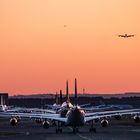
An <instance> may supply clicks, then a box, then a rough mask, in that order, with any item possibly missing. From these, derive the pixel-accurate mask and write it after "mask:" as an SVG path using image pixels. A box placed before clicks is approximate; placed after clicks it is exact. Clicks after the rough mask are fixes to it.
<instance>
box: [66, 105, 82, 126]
mask: <svg viewBox="0 0 140 140" xmlns="http://www.w3.org/2000/svg"><path fill="white" fill-rule="evenodd" d="M84 118H85V112H84V111H83V110H82V109H80V108H78V107H77V106H76V107H75V108H73V109H71V110H70V111H68V113H67V123H66V125H68V126H73V127H79V126H83V125H84V123H85V122H84Z"/></svg>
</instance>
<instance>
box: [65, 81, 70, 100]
mask: <svg viewBox="0 0 140 140" xmlns="http://www.w3.org/2000/svg"><path fill="white" fill-rule="evenodd" d="M66 100H67V102H70V97H69V84H68V80H67V82H66Z"/></svg>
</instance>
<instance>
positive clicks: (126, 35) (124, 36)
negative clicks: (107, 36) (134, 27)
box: [118, 34, 135, 38]
mask: <svg viewBox="0 0 140 140" xmlns="http://www.w3.org/2000/svg"><path fill="white" fill-rule="evenodd" d="M134 36H135V35H128V34H124V35H118V37H123V38H129V37H134Z"/></svg>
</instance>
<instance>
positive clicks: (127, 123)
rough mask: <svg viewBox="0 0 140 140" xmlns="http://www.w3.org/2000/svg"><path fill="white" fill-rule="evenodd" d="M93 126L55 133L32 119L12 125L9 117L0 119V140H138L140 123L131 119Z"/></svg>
mask: <svg viewBox="0 0 140 140" xmlns="http://www.w3.org/2000/svg"><path fill="white" fill-rule="evenodd" d="M94 126H95V127H96V129H97V133H94V132H89V128H90V125H89V124H88V125H86V126H83V127H81V128H80V129H79V132H78V133H73V132H72V128H71V127H63V132H62V133H58V134H56V132H55V127H50V128H49V129H44V128H43V127H42V124H36V123H35V122H34V121H33V120H25V119H24V120H21V122H20V123H19V124H17V126H15V127H13V126H11V125H10V123H9V119H0V140H140V123H138V124H136V123H135V122H134V121H133V120H132V119H122V120H110V123H109V125H108V126H107V127H106V128H103V127H101V125H100V123H97V124H95V125H94Z"/></svg>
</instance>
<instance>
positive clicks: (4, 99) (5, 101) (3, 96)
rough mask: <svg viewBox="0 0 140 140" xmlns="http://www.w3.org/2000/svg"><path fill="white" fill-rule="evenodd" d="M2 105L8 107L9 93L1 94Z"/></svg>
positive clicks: (0, 101)
mask: <svg viewBox="0 0 140 140" xmlns="http://www.w3.org/2000/svg"><path fill="white" fill-rule="evenodd" d="M0 105H8V93H0Z"/></svg>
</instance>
